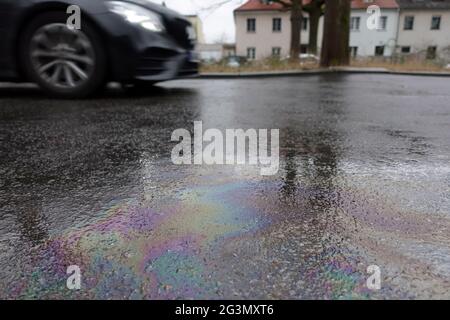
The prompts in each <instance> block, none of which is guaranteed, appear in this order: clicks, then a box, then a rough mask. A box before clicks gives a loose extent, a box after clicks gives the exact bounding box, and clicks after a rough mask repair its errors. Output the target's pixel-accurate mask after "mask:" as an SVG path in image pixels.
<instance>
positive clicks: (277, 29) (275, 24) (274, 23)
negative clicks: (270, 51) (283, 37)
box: [272, 18, 281, 32]
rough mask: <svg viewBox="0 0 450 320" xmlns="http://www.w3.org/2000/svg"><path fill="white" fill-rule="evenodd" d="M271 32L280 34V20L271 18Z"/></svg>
mask: <svg viewBox="0 0 450 320" xmlns="http://www.w3.org/2000/svg"><path fill="white" fill-rule="evenodd" d="M272 31H273V32H281V18H273V20H272Z"/></svg>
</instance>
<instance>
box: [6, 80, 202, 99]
mask: <svg viewBox="0 0 450 320" xmlns="http://www.w3.org/2000/svg"><path fill="white" fill-rule="evenodd" d="M196 94H197V91H196V90H195V89H190V88H167V87H163V86H160V85H153V86H148V87H139V88H133V87H127V88H125V87H122V86H120V85H117V84H110V85H108V87H107V88H105V89H104V90H101V91H100V92H98V93H97V94H96V95H94V96H92V97H89V98H86V99H82V100H83V101H89V100H105V99H125V100H130V99H131V100H133V99H142V98H155V97H157V98H163V97H166V96H170V97H173V96H179V97H183V96H186V97H187V96H191V95H196ZM1 99H19V100H33V101H36V100H40V101H42V100H64V99H59V98H54V97H51V96H49V95H48V94H46V93H45V92H44V91H42V90H41V89H39V87H37V86H36V85H33V84H0V100H1ZM66 100H67V99H66ZM73 100H77V99H73Z"/></svg>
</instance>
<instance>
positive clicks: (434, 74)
mask: <svg viewBox="0 0 450 320" xmlns="http://www.w3.org/2000/svg"><path fill="white" fill-rule="evenodd" d="M325 73H364V74H393V75H409V76H429V77H450V71H449V72H427V71H391V70H388V69H385V68H353V67H334V68H330V69H314V70H295V71H266V72H215V73H212V72H208V73H201V74H200V76H199V77H197V78H198V79H228V78H267V77H292V76H307V75H317V74H325Z"/></svg>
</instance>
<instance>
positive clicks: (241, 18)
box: [235, 11, 323, 59]
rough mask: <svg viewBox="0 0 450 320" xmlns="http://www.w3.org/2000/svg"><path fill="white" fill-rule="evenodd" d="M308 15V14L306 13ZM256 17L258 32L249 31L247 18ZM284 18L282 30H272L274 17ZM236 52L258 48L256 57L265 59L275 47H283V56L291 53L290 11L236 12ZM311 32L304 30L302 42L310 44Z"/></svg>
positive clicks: (320, 38) (321, 26)
mask: <svg viewBox="0 0 450 320" xmlns="http://www.w3.org/2000/svg"><path fill="white" fill-rule="evenodd" d="M304 16H305V17H308V14H306V13H305V14H304ZM248 18H255V19H256V32H254V33H249V32H247V19H248ZM273 18H281V19H282V31H281V32H273V31H272V19H273ZM235 22H236V54H237V55H239V56H247V48H249V47H254V48H256V59H264V58H267V57H270V56H271V55H272V48H273V47H280V48H281V56H282V57H286V56H287V55H289V48H290V38H291V21H290V13H289V12H280V11H254V12H239V11H238V12H236V15H235ZM322 34H323V19H321V23H320V25H319V37H318V38H319V39H318V47H319V48H320V47H321V44H322ZM308 42H309V32H308V31H302V33H301V43H302V44H308Z"/></svg>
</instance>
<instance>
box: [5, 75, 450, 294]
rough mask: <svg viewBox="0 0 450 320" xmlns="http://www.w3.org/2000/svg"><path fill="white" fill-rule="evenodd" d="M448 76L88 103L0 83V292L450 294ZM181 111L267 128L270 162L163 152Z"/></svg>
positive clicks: (162, 92) (172, 91) (339, 79)
mask: <svg viewBox="0 0 450 320" xmlns="http://www.w3.org/2000/svg"><path fill="white" fill-rule="evenodd" d="M449 88H450V79H448V78H447V79H446V78H438V77H435V78H433V77H406V76H388V75H323V76H310V77H302V78H278V79H275V78H272V79H253V80H190V81H187V80H186V81H175V82H170V83H167V84H164V85H161V89H159V90H156V91H154V92H149V93H148V94H144V95H135V96H130V95H128V94H124V93H122V92H120V91H112V92H109V93H106V94H105V95H104V96H101V97H99V98H96V99H93V100H86V101H57V100H49V99H46V98H45V97H44V96H43V95H41V94H40V93H39V92H38V91H37V90H35V89H27V88H18V89H12V88H8V87H6V88H5V87H3V88H0V96H1V97H2V98H0V163H1V165H0V176H1V180H0V210H1V211H0V298H7V299H14V298H22V299H24V298H25V299H34V298H111V299H127V298H132V299H165V298H169V299H172V298H208V299H209V298H212V299H216V298H231V299H235V298H237V299H240V298H243V299H244V298H253V299H265V298H269V299H271V298H283V299H304V298H319V299H345V298H361V299H372V298H373V299H378V298H450V130H449V129H450V90H449ZM194 120H202V121H203V124H204V127H205V128H219V129H225V128H243V129H248V128H269V129H272V128H279V129H280V145H281V151H280V153H281V166H280V171H279V172H278V174H277V175H275V176H272V177H263V176H261V175H260V174H259V170H258V168H255V167H251V166H239V167H231V166H175V165H173V164H172V163H171V160H170V153H171V150H172V148H173V146H174V144H173V143H171V142H170V137H171V134H172V131H173V130H175V129H177V128H188V129H191V128H192V127H193V121H194ZM69 265H78V266H79V267H80V268H81V272H82V288H81V290H79V291H71V290H68V289H67V287H66V279H67V277H68V276H67V275H66V268H67V266H69ZM370 265H377V266H379V267H380V269H381V277H382V287H381V290H379V291H372V290H369V289H368V288H367V286H366V279H367V278H368V277H369V274H367V267H368V266H370Z"/></svg>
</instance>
